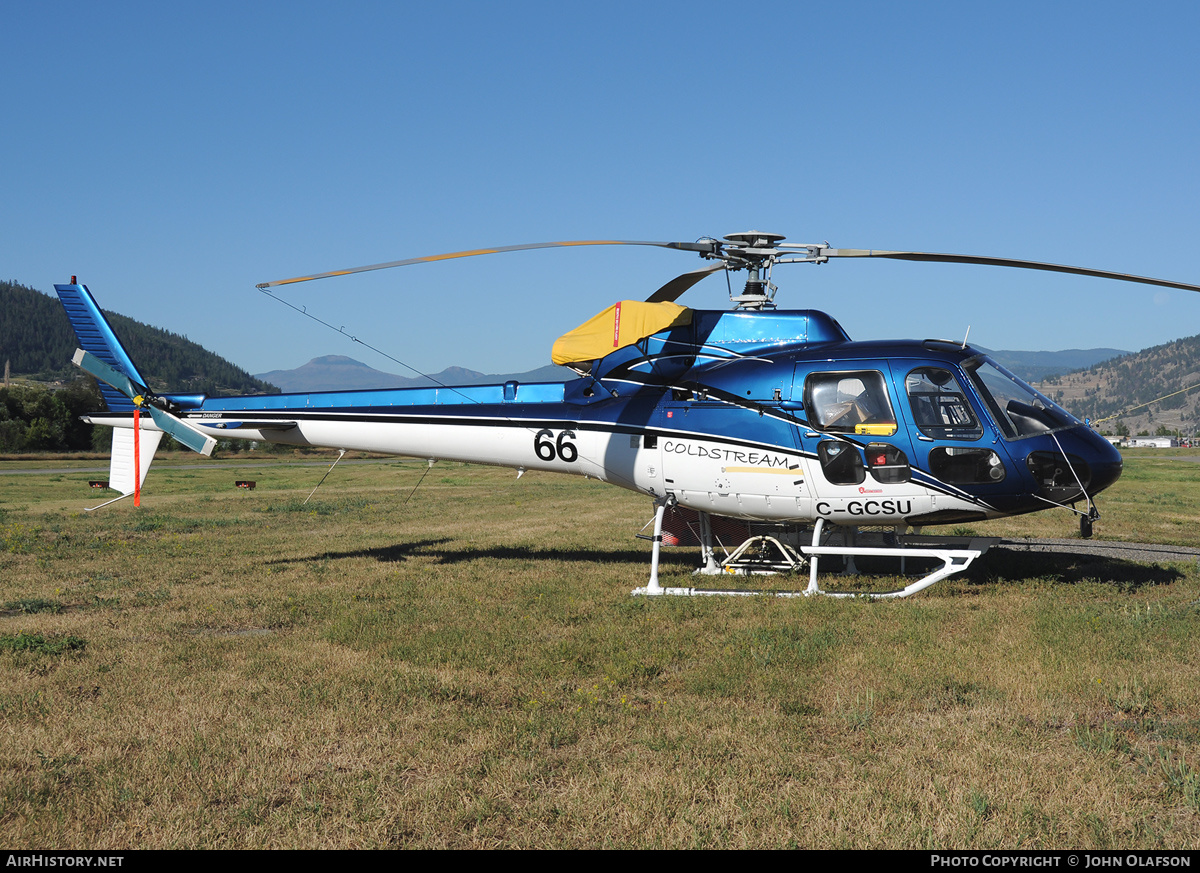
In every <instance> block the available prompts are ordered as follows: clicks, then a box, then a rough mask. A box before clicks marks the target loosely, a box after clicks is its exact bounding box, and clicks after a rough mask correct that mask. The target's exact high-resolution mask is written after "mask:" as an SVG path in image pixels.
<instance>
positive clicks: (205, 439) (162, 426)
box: [71, 349, 217, 455]
mask: <svg viewBox="0 0 1200 873" xmlns="http://www.w3.org/2000/svg"><path fill="white" fill-rule="evenodd" d="M71 360H72V361H74V363H75V364H76V366H78V367H81V368H82V369H83V370H84V371H85V372H88V373H91V374H92V375H93V376H95V377H96V378H97V379H99V380H101V381H102V382H106V383H107V384H109V385H111V386H113V387H114V388H116V389H117V390H118V391H120V392H121V393H122V394H124V395H126V396H127V397H128V398H129V399H130V400H132V401H133V402H134V403H135V404H137V405H138V406H141V405H142V404H143V401H142V399H141V397H142V395H144V394H146V393H147V392H146V388H145V387H143V386H141V385H139V384H137V383H136V382H134V381H133V380H132V379H130V378H129V377H128V376H126V375H125V374H124V373H122V372H121V371H120V370H118V369H116V368H115V367H111V366H109V365H108V364H106V363H104V361H102V360H100V359H99V358H97V357H96V356H95V355H93V354H92V353H91V352H85V351H84V350H83V349H76V350H75V356H74V357H73V358H72V359H71ZM145 408H146V409H148V410H149V411H150V417H151V418H152V419H154V423H155V424H156V425H157V426H158V429H159V430H161V431H164V432H165V433H169V434H170V435H171V436H173V437H175V439H177V440H179V442H181V443H183V444H184V445H185V446H187V447H188V448H189V449H191V450H192V451H193V452H199V453H200V454H202V455H211V454H212V453H213V449H214V448H216V445H217V441H216V440H215V439H213V438H212V437H210V436H209V435H208V434H206V433H204V432H203V431H200V430H197V429H196V428H195V427H193V426H192V425H190V424H188V423H187V422H185V421H183V419H180V418H176V417H175V416H174V415H172V414H171V413H169V412H167V411H166V410H163V409H159V408H157V407H155V406H153V405H151V404H149V403H146V404H145Z"/></svg>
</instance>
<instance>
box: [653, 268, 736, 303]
mask: <svg viewBox="0 0 1200 873" xmlns="http://www.w3.org/2000/svg"><path fill="white" fill-rule="evenodd" d="M724 269H725V262H724V261H718V262H717V263H715V264H713V265H712V266H711V267H702V268H701V269H699V270H693V271H692V272H690V273H684V274H683V275H682V276H676V277H675V278H674V279H672V280H671V281H670V282H668V283H667V284H666V285H663V286H662V287H661V288H659V289H658V290H657V291H655V292H654V293H653V294H651V295H650V296H649V297H647V298H646V302H647V303H674V302H675V301H676V300H678V299H679V298H680V297H682V296H683V292H684V291H686V290H687V289H689V288H691V287H692V286H693V285H695V284H696V283H697V282H699V281H700V280H701V279H703V278H704V277H705V276H711V275H712V274H713V273H715V272H717V271H718V270H724Z"/></svg>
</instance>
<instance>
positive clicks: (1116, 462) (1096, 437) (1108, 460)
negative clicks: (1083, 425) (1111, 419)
mask: <svg viewBox="0 0 1200 873" xmlns="http://www.w3.org/2000/svg"><path fill="white" fill-rule="evenodd" d="M1087 435H1088V438H1089V441H1090V442H1092V443H1094V445H1095V457H1094V458H1091V459H1089V460H1088V464H1089V465H1090V466H1091V468H1092V484H1091V487H1090V488H1089V489H1088V490H1089V493H1091V494H1098V493H1099V492H1101V491H1103V490H1104V489H1105V488H1107V487H1108V486H1109V485H1112V484H1113V483H1114V482H1116V481H1117V480H1118V479H1120V478H1121V470H1122V468H1123V466H1124V463H1125V462H1124V461H1123V460H1122V459H1121V453H1120V452H1118V451H1117V447H1116V446H1114V445H1113V444H1112V443H1110V442H1109V441H1108V440H1106V439H1105V438H1104V437H1102V436H1100V434H1098V433H1096V432H1095V431H1094V430H1089V431H1088V432H1087Z"/></svg>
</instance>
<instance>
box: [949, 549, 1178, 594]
mask: <svg viewBox="0 0 1200 873" xmlns="http://www.w3.org/2000/svg"><path fill="white" fill-rule="evenodd" d="M1185 576H1186V574H1185V573H1183V572H1182V571H1180V570H1178V569H1176V568H1174V567H1171V566H1163V565H1161V564H1141V563H1138V562H1136V561H1123V560H1120V559H1119V558H1111V557H1104V556H1100V555H1084V554H1076V553H1056V552H1025V551H1017V550H1013V549H1001V548H997V549H992V550H990V551H989V552H988V553H987V554H986V555H984V556H983V557H982V558H980V559H979V560H978V561H976V562H975V563H974V565H972V566H971V567H970V568H969V569H968V570H967V571H966V573H965V574H963V577H962V578H963V579H964V580H965V581H966V582H968V584H973V585H990V584H994V583H1004V582H1022V581H1025V580H1028V579H1045V580H1048V581H1050V582H1051V583H1053V584H1055V585H1075V584H1077V583H1080V582H1093V583H1100V584H1104V585H1111V586H1112V587H1114V588H1115V589H1117V590H1118V591H1120V592H1122V593H1126V594H1132V593H1134V592H1136V591H1139V590H1140V589H1142V588H1146V587H1148V586H1152V585H1171V584H1172V583H1174V582H1177V581H1179V580H1181V579H1183V578H1185Z"/></svg>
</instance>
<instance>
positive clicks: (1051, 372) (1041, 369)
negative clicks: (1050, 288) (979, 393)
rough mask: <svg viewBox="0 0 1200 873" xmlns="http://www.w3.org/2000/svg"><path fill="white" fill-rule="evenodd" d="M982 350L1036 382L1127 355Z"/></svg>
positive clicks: (1116, 351) (1087, 351) (1096, 351)
mask: <svg viewBox="0 0 1200 873" xmlns="http://www.w3.org/2000/svg"><path fill="white" fill-rule="evenodd" d="M976 348H977V349H979V350H980V351H985V352H987V353H988V354H989V355H991V356H992V357H993V358H994V359H995V360H997V361H998V362H999V363H1001V364H1003V365H1004V366H1005V367H1007V368H1008V369H1009V370H1012V372H1013V373H1014V374H1015V375H1016V376H1017V378H1019V379H1023V380H1025V381H1026V382H1037V381H1040V380H1042V379H1046V378H1049V377H1050V376H1057V375H1059V374H1060V373H1069V372H1071V371H1072V370H1082V369H1084V368H1085V367H1091V366H1093V365H1094V364H1098V363H1100V362H1101V361H1107V360H1109V359H1111V358H1116V357H1120V356H1121V355H1127V354H1129V352H1127V351H1124V350H1122V349H1065V350H1064V351H1061V352H1020V351H1012V350H1000V351H991V350H990V349H985V348H983V347H982V346H976Z"/></svg>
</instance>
